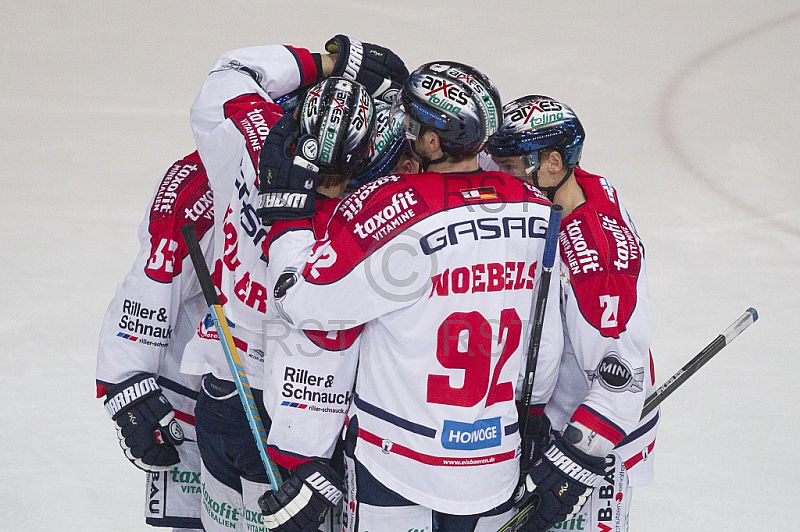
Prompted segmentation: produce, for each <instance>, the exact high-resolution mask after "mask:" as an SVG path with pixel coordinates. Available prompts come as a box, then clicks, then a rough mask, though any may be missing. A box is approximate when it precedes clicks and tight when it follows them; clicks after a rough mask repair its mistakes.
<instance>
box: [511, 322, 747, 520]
mask: <svg viewBox="0 0 800 532" xmlns="http://www.w3.org/2000/svg"><path fill="white" fill-rule="evenodd" d="M756 320H758V311H757V310H756V309H755V308H753V307H750V308H748V309H747V310H746V311H745V313H744V314H742V315H741V316H739V318H738V319H737V320H736V321H735V322H733V323H732V324H731V325H730V326H729V327H728V328H727V329H725V330H724V331H723V332H722V334H720V335H719V336H717V337H716V338H715V339H714V340H713V341H712V342H711V343H710V344H708V345H707V346H705V347H704V348H703V350H702V351H700V352H699V353H698V354H697V355H696V356H695V357H694V358H693V359H691V360H690V361H689V362H687V363H686V364H685V365H684V366H683V367H682V368H681V369H680V370H678V372H677V373H675V374H674V375H673V376H672V377H670V378H669V379H667V381H666V382H665V383H664V384H662V385H661V387H659V388H658V390H656V391H655V392H653V393H652V394H651V395H650V397H648V398H647V399H646V400H645V402H644V408H642V416H641V418H640V419H642V418H644V417H645V416H646V415H647V414H649V413H650V412H652V411H653V409H655V408H656V407H657V406H658V405H660V404H661V402H662V401H663V400H664V399H666V398H667V397H669V395H670V394H671V393H672V392H674V391H675V389H676V388H678V387H679V386H680V385H681V384H683V383H684V382H685V381H686V379H688V378H689V377H691V376H692V375H693V374H694V373H696V372H697V370H699V369H700V368H701V367H703V365H704V364H705V363H706V362H708V361H709V360H711V358H712V357H713V356H714V355H716V354H717V353H719V352H720V351H722V349H723V348H724V347H725V346H726V345H728V344H729V343H731V342H732V341H733V339H734V338H736V337H737V336H739V335H740V334H741V333H742V332H743V331H744V330H745V329H747V328H748V327H749V326H750V325H752V324H753V323H755V321H756ZM538 503H539V501H538V499H534V501H533V502H531V503H529V504H527V505H526V506H523V507H522V508H520V510H519V512H517V513H516V514H515V515H514V517H512V518H511V519H509V520H508V521H507V522H506V524H505V525H503V526H502V527H501V528H500V529H498V530H497V532H516V531H518V530H519V529H520V528H521V527H522V525H524V524H525V523H527V522H528V519H530V514H531V513H533V512H534V511H535V510H536V506H537V505H538Z"/></svg>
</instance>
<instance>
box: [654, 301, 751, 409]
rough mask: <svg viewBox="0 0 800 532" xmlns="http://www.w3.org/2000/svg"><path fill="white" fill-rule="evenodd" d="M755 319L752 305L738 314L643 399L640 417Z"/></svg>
mask: <svg viewBox="0 0 800 532" xmlns="http://www.w3.org/2000/svg"><path fill="white" fill-rule="evenodd" d="M757 319H758V311H756V309H754V308H753V307H750V308H749V309H747V310H746V311H745V313H744V314H742V315H741V316H739V318H738V319H737V320H736V321H735V322H733V323H732V324H731V325H730V326H729V327H728V328H727V329H725V330H724V331H723V332H722V334H720V335H719V336H717V337H716V338H714V340H713V341H712V342H711V343H710V344H708V345H707V346H705V347H704V348H703V350H702V351H700V352H699V353H698V354H697V355H695V357H694V358H693V359H691V360H690V361H689V362H687V363H686V364H684V366H683V367H682V368H681V369H679V370H678V371H677V372H676V373H675V374H674V375H673V376H672V377H670V378H669V379H667V381H666V382H665V383H664V384H662V385H661V386H660V387H659V388H658V389H657V390H656V391H655V392H653V393H652V394H651V395H650V397H648V398H647V399H646V400H645V402H644V408H642V418H643V417H645V416H646V415H647V414H649V413H650V412H652V411H653V409H655V408H656V407H657V406H658V405H660V404H661V401H663V400H664V399H666V398H667V397H669V396H670V394H672V392H674V391H675V390H676V389H677V388H678V387H679V386H680V385H681V384H683V383H684V382H686V379H688V378H689V377H691V376H692V375H694V374H695V373H696V372H697V370H699V369H700V368H702V367H703V366H704V365H705V363H706V362H708V361H709V360H711V358H712V357H713V356H714V355H716V354H717V353H719V352H720V351H722V349H723V348H724V347H725V346H726V345H728V344H729V343H731V342H732V341H733V339H734V338H736V337H737V336H739V334H741V332H742V331H744V330H745V329H747V328H748V327H749V326H750V325H752V324H753V323H754V322H755V321H756V320H757Z"/></svg>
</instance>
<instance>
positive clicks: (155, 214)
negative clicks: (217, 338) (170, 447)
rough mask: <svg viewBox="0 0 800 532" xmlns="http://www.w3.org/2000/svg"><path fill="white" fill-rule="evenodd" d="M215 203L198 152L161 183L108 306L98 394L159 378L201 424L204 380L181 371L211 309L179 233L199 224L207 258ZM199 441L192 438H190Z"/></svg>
mask: <svg viewBox="0 0 800 532" xmlns="http://www.w3.org/2000/svg"><path fill="white" fill-rule="evenodd" d="M213 216H214V210H213V198H212V194H211V190H210V188H209V186H208V179H207V177H206V172H205V169H204V168H203V165H202V163H201V162H200V157H199V156H198V154H197V152H194V153H192V154H190V155H188V156H186V157H185V158H184V159H182V160H179V161H176V162H175V163H174V164H173V165H172V166H171V167H170V169H169V170H168V171H167V173H166V174H165V175H164V177H163V178H162V180H161V182H160V184H159V186H158V188H157V189H156V192H155V195H154V196H153V198H152V200H151V201H150V205H149V208H148V210H147V215H146V216H145V218H144V220H143V221H142V223H141V224H140V225H139V242H140V249H139V253H138V255H137V257H136V260H135V262H134V264H133V267H132V268H131V270H130V272H129V273H128V274H127V275H126V276H125V279H124V280H123V281H122V283H120V284H119V286H118V287H117V291H116V295H115V296H114V299H113V300H112V301H111V303H110V304H109V305H108V310H107V311H106V314H105V317H104V318H103V325H102V329H101V331H100V345H99V348H98V351H97V373H96V378H97V396H98V397H103V396H104V395H105V394H106V390H107V388H108V386H109V385H110V384H115V383H119V382H122V381H123V380H125V379H127V378H129V377H131V376H133V375H135V374H137V373H142V372H146V373H152V374H154V375H156V376H157V377H158V382H159V384H160V385H161V386H162V387H163V388H164V389H165V394H166V395H167V396H168V398H169V400H170V402H171V403H172V406H173V407H174V408H175V411H176V412H175V415H176V417H177V418H178V419H179V420H181V421H184V422H186V423H188V424H189V425H192V426H193V425H194V417H193V416H194V402H195V400H196V398H197V391H198V390H199V379H198V378H197V377H194V376H189V375H183V374H181V373H180V371H179V368H180V362H181V357H182V355H183V349H184V346H185V345H186V343H187V342H188V341H189V338H191V337H192V336H193V334H194V331H195V329H196V328H197V324H198V323H200V321H202V319H203V316H205V314H206V313H207V311H208V307H207V306H206V304H205V300H204V299H203V294H202V291H201V289H200V284H199V281H198V280H197V276H196V275H195V272H194V267H193V265H192V261H191V259H190V258H189V255H188V252H187V249H186V244H185V242H184V241H183V235H182V234H181V233H180V231H179V228H180V227H181V226H182V225H184V224H186V223H189V222H191V223H193V224H194V226H195V230H196V232H197V236H198V239H199V241H200V247H201V249H202V250H203V253H204V254H205V256H206V258H207V259H209V258H210V256H211V247H212V240H213ZM187 436H188V437H190V438H193V437H194V435H193V434H189V435H187Z"/></svg>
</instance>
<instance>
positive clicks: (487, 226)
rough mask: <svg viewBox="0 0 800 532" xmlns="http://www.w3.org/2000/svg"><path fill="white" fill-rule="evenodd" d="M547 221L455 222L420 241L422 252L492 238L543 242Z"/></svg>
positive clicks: (516, 218)
mask: <svg viewBox="0 0 800 532" xmlns="http://www.w3.org/2000/svg"><path fill="white" fill-rule="evenodd" d="M546 230H547V220H545V219H544V218H542V217H540V216H503V217H490V218H478V219H477V220H465V221H463V222H455V223H452V224H450V225H448V226H445V227H439V228H438V229H434V230H433V231H431V232H430V233H428V234H427V235H424V236H423V237H421V238H420V239H419V244H420V247H421V248H422V252H423V253H425V254H426V255H430V254H432V253H436V252H437V251H439V250H440V249H444V248H446V247H447V246H456V245H458V244H460V243H462V242H477V241H478V240H493V239H495V238H544V233H545V231H546Z"/></svg>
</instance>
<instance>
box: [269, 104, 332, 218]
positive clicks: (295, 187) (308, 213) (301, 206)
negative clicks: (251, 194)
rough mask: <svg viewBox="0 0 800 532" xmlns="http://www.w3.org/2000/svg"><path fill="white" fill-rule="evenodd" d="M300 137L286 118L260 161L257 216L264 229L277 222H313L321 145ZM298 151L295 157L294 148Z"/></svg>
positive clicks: (275, 128) (294, 124)
mask: <svg viewBox="0 0 800 532" xmlns="http://www.w3.org/2000/svg"><path fill="white" fill-rule="evenodd" d="M299 136H300V126H299V125H298V124H297V121H296V120H295V119H294V117H292V115H283V116H282V117H281V119H280V120H278V121H277V122H276V123H275V125H274V126H272V129H270V131H269V134H268V135H267V138H266V140H265V141H264V146H263V147H262V148H261V154H260V155H259V159H258V182H259V192H260V194H259V196H258V209H257V210H256V213H257V214H258V216H260V217H261V220H262V221H263V222H264V224H265V225H270V224H271V223H272V222H273V221H275V220H300V219H302V218H311V217H312V216H314V212H315V211H316V197H317V196H316V192H315V191H314V188H315V187H316V186H317V181H318V175H317V172H318V171H319V168H318V167H317V165H315V164H314V162H315V161H316V160H317V155H318V153H319V141H318V140H317V139H316V137H314V136H312V135H304V136H303V138H301V139H299V140H298V137H299ZM293 144H297V148H296V149H295V150H294V154H292V145H293Z"/></svg>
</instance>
